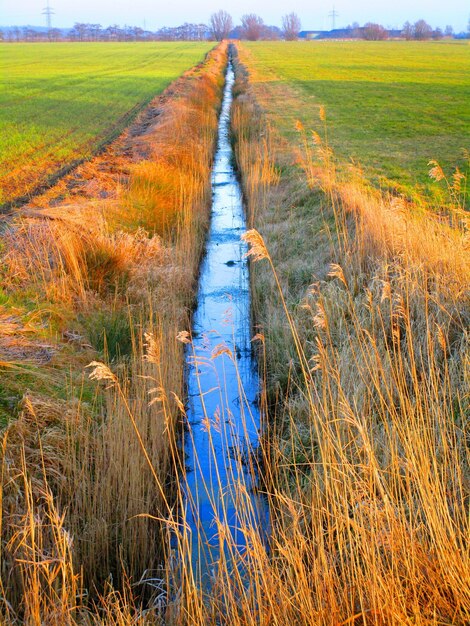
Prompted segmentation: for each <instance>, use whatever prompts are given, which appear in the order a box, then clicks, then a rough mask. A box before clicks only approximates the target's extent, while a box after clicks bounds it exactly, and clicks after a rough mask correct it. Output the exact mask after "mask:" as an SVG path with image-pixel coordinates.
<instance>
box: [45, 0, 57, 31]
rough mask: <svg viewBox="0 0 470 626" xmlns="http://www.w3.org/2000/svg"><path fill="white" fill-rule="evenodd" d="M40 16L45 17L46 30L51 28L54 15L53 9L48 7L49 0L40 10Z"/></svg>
mask: <svg viewBox="0 0 470 626" xmlns="http://www.w3.org/2000/svg"><path fill="white" fill-rule="evenodd" d="M42 14H43V15H45V16H46V25H47V28H48V30H51V28H52V16H53V15H54V9H52V8H51V7H50V6H49V0H47V6H46V7H45V8H44V9H43V10H42Z"/></svg>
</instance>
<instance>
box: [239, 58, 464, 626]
mask: <svg viewBox="0 0 470 626" xmlns="http://www.w3.org/2000/svg"><path fill="white" fill-rule="evenodd" d="M241 61H242V62H245V63H246V64H247V65H248V68H249V70H250V71H251V68H252V65H251V56H249V55H248V54H245V53H244V52H243V49H242V50H241ZM248 79H249V76H248V74H247V73H246V68H244V67H243V66H239V70H238V90H239V93H238V97H237V99H236V101H235V108H234V117H233V126H234V136H235V142H236V144H235V145H236V151H237V161H238V164H239V168H240V171H241V174H242V180H243V184H244V190H245V195H246V199H247V203H248V208H249V213H250V220H251V224H252V226H254V227H256V229H258V230H259V231H260V232H261V234H262V238H260V236H259V235H258V234H257V233H256V232H252V233H251V234H249V236H248V239H249V240H250V242H251V243H252V253H253V258H254V259H257V260H258V262H256V263H253V295H254V300H255V321H256V323H257V324H258V330H259V332H260V333H261V334H262V336H263V337H264V346H265V352H266V368H267V374H266V393H267V399H268V407H269V409H268V410H269V414H270V418H271V424H272V425H271V428H270V429H269V431H268V433H267V441H266V447H265V448H266V454H267V458H268V463H267V468H271V471H268V472H267V483H268V485H267V489H268V491H269V493H270V494H271V511H272V516H273V536H272V541H271V549H272V558H271V559H270V561H269V562H267V561H266V560H263V558H262V557H261V556H260V557H259V560H258V563H257V565H256V568H257V571H258V576H259V577H260V578H262V579H263V580H264V581H266V582H265V585H266V588H267V589H268V590H269V591H267V592H266V599H264V597H262V596H260V598H259V604H258V605H257V610H258V616H259V617H258V619H259V623H265V624H268V623H276V624H293V623H295V624H353V623H354V624H407V623H410V624H411V623H419V624H436V625H437V624H443V623H446V624H450V623H452V624H465V623H466V622H468V619H469V615H470V589H469V587H468V583H467V582H463V581H468V580H469V571H470V563H469V558H468V556H469V555H468V541H467V539H468V533H469V525H468V524H469V522H468V495H469V489H468V487H469V456H468V445H467V439H466V438H467V436H468V414H469V413H468V411H469V404H468V401H469V398H468V375H469V370H468V354H469V353H468V324H469V301H468V284H469V279H470V259H469V256H468V248H467V247H466V238H467V237H468V234H467V231H466V228H467V226H468V224H467V223H466V222H465V214H464V213H458V214H457V215H452V216H451V217H449V218H448V219H443V218H436V216H435V214H434V213H433V212H432V211H424V210H421V211H417V210H416V208H415V207H413V206H410V205H409V204H407V203H406V202H398V203H397V201H396V199H393V198H391V197H388V196H385V195H381V194H380V193H378V192H377V191H375V190H374V189H371V188H370V187H367V186H365V185H364V182H363V181H362V180H361V181H357V180H354V178H353V177H350V178H349V179H346V180H345V179H344V177H341V178H340V177H338V176H337V175H336V170H335V160H334V155H333V153H332V151H331V146H330V145H329V144H328V139H327V136H328V134H331V128H330V125H329V122H328V120H326V119H322V121H321V122H322V123H321V128H322V131H321V133H319V134H318V135H315V136H314V137H313V139H312V138H311V135H310V133H308V134H307V132H306V131H305V130H304V128H303V126H302V124H298V125H297V130H296V133H297V135H296V136H293V135H292V134H291V133H290V132H289V133H285V132H284V130H285V129H284V128H283V113H282V111H279V110H278V102H277V100H276V98H275V97H274V96H275V94H276V93H277V91H276V86H275V85H273V86H272V89H271V86H270V85H269V84H263V85H260V84H259V83H258V82H257V81H256V80H255V81H253V83H250V82H249V80H248ZM285 97H286V98H287V97H292V98H295V93H294V92H290V93H288V94H285ZM322 117H323V118H324V114H322ZM267 120H268V121H267ZM333 130H334V129H333ZM299 145H300V146H302V148H301V149H300V150H299ZM260 554H261V553H260ZM253 584H255V581H253ZM263 589H264V587H263ZM234 623H243V624H245V623H246V624H247V623H250V622H249V614H248V612H247V613H246V614H244V617H243V619H241V618H240V620H239V621H238V622H234Z"/></svg>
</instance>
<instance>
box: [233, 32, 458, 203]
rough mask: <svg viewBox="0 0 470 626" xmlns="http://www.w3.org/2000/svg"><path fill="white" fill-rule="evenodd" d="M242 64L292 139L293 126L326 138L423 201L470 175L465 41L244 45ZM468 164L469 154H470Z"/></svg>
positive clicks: (344, 157)
mask: <svg viewBox="0 0 470 626" xmlns="http://www.w3.org/2000/svg"><path fill="white" fill-rule="evenodd" d="M242 60H243V62H244V63H245V64H246V65H247V66H248V69H249V71H250V79H251V81H252V83H253V84H254V85H255V86H257V87H261V88H263V89H264V91H265V95H266V99H265V102H263V105H264V106H265V107H266V108H267V110H268V113H269V115H270V116H271V117H272V118H273V119H275V122H276V124H277V125H278V126H279V127H280V128H281V129H282V130H283V132H284V133H285V134H287V136H291V135H292V134H294V133H295V121H296V120H301V121H302V122H303V123H304V125H305V127H306V129H307V130H308V131H309V130H316V131H321V130H322V129H323V122H321V121H320V119H319V107H320V105H324V106H325V108H326V115H327V118H328V122H327V123H328V133H329V136H328V140H329V143H330V145H331V146H332V147H333V149H334V151H335V153H336V154H337V156H338V157H339V158H340V160H341V161H342V162H343V163H348V162H351V161H353V162H354V163H356V164H360V165H361V166H362V167H364V168H365V173H366V175H367V177H368V178H369V179H370V180H372V181H373V182H374V183H375V184H378V185H380V186H381V187H383V188H387V189H389V188H392V189H393V188H398V190H401V191H404V192H405V193H408V194H410V195H411V196H413V197H414V198H415V199H416V196H417V194H416V192H422V191H424V192H425V193H426V195H427V196H428V198H429V197H430V196H434V197H435V199H436V200H437V201H439V200H440V199H442V198H440V193H439V191H438V188H437V186H436V184H435V183H434V182H433V181H431V180H430V179H429V177H428V170H429V167H428V162H429V161H430V160H431V159H436V160H437V161H439V163H440V164H441V165H442V167H443V168H444V170H445V171H446V173H451V172H452V171H453V168H454V167H455V166H459V167H460V168H461V169H462V170H463V171H465V170H466V167H467V162H466V157H465V152H464V150H465V149H467V150H468V148H469V146H470V109H469V107H468V102H469V99H470V71H469V69H470V47H469V46H468V45H467V44H466V43H463V44H460V43H452V44H448V43H439V42H436V43H434V42H432V43H411V42H343V43H340V42H275V43H273V42H269V43H268V42H255V43H248V42H244V43H243V45H242ZM467 159H468V155H467Z"/></svg>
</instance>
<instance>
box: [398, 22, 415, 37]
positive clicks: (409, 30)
mask: <svg viewBox="0 0 470 626" xmlns="http://www.w3.org/2000/svg"><path fill="white" fill-rule="evenodd" d="M401 34H402V35H403V37H404V38H405V39H406V40H407V41H409V40H410V39H413V26H412V25H411V24H410V22H405V23H404V24H403V30H402V31H401Z"/></svg>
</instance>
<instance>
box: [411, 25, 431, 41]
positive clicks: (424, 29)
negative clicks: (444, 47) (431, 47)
mask: <svg viewBox="0 0 470 626" xmlns="http://www.w3.org/2000/svg"><path fill="white" fill-rule="evenodd" d="M413 37H414V39H418V40H419V41H423V40H424V39H430V38H431V37H432V26H430V25H429V24H428V23H427V22H425V21H424V20H418V21H417V22H415V23H414V24H413Z"/></svg>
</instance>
